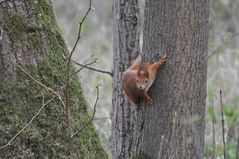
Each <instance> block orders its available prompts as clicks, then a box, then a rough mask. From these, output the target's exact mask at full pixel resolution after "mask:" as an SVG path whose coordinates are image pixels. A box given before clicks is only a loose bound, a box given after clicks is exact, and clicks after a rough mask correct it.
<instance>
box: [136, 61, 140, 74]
mask: <svg viewBox="0 0 239 159" xmlns="http://www.w3.org/2000/svg"><path fill="white" fill-rule="evenodd" d="M136 70H137V74H139V73H140V70H141V63H137V65H136Z"/></svg>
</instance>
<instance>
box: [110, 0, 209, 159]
mask: <svg viewBox="0 0 239 159" xmlns="http://www.w3.org/2000/svg"><path fill="white" fill-rule="evenodd" d="M116 2H117V1H116ZM114 14H117V11H116V10H114ZM118 14H119V13H118ZM115 17H117V16H115ZM208 21H209V1H206V0H203V1H184V0H183V1H177V2H176V1H164V0H154V1H150V0H146V3H145V18H144V35H143V37H144V43H143V54H144V55H145V57H146V58H145V59H146V60H156V59H157V58H156V56H153V55H155V54H157V53H160V54H163V53H165V54H167V61H166V64H165V65H164V66H162V67H161V68H160V69H159V71H158V74H157V77H156V80H155V83H154V84H153V85H152V87H151V89H150V90H149V94H150V96H151V97H152V98H153V100H154V104H153V105H150V104H148V103H144V102H141V104H140V110H139V111H138V112H136V111H135V113H132V111H130V107H129V106H128V105H127V102H126V101H125V99H124V98H123V95H122V92H121V89H119V87H120V85H119V82H120V81H121V74H122V71H124V70H125V69H126V68H125V66H126V65H125V62H126V63H127V62H128V61H129V60H128V59H126V58H122V57H125V56H128V54H127V53H128V52H127V51H125V49H124V48H123V47H120V46H121V45H127V42H128V41H124V40H122V37H124V36H125V35H127V34H129V35H131V33H127V34H126V33H125V34H122V33H124V32H122V30H124V31H125V30H126V28H123V29H122V28H121V29H118V30H117V29H115V30H114V32H115V34H116V35H114V36H115V37H121V38H120V40H118V39H117V40H115V41H114V42H115V43H119V44H115V45H114V46H115V55H116V56H115V61H116V60H119V61H117V62H115V66H114V92H113V94H114V95H113V113H112V114H113V117H112V125H113V127H112V129H113V130H112V140H113V142H112V143H113V145H112V146H113V150H115V149H117V151H116V152H117V153H118V154H119V152H121V154H123V153H127V155H125V156H126V157H125V156H123V155H121V156H123V157H121V156H120V155H117V156H115V155H114V154H117V153H115V151H113V158H124V157H125V158H133V157H134V158H152V159H157V158H160V159H164V158H165V159H170V158H171V159H174V158H177V159H181V158H182V159H187V158H188V159H192V158H193V159H194V158H195V159H196V158H197V159H201V158H203V146H204V125H205V121H204V120H205V117H204V116H205V105H206V75H207V48H208ZM116 22H118V24H115V25H117V26H118V27H119V26H120V25H119V21H115V23H116ZM120 27H124V26H120ZM119 30H120V31H119ZM128 31H130V30H128ZM126 37H127V36H126ZM125 43H126V44H125ZM116 49H117V50H116ZM120 60H121V61H120ZM122 60H123V61H122ZM122 69H123V70H122ZM114 120H115V121H114ZM114 129H115V130H114ZM115 134H118V136H116V135H115ZM115 140H117V143H118V145H116V144H115V142H114V141H115ZM128 154H130V155H128Z"/></svg>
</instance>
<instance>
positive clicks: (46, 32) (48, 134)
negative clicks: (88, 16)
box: [0, 0, 107, 159]
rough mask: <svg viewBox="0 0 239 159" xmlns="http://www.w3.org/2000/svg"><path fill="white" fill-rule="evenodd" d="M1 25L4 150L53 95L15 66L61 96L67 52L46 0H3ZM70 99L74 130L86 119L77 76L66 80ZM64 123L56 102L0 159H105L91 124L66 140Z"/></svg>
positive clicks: (0, 98)
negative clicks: (44, 158)
mask: <svg viewBox="0 0 239 159" xmlns="http://www.w3.org/2000/svg"><path fill="white" fill-rule="evenodd" d="M0 27H1V29H2V31H3V32H2V36H1V39H0V57H1V58H0V80H1V82H0V123H1V124H0V134H1V135H0V146H2V145H4V144H7V143H8V141H9V140H10V139H11V138H12V137H13V136H14V135H15V134H16V133H17V132H19V131H20V130H21V128H22V127H24V126H25V123H28V122H29V120H30V119H31V118H32V117H33V115H35V113H36V112H37V111H38V110H39V109H40V108H41V106H42V103H43V102H47V101H48V100H49V99H51V98H52V97H53V95H52V94H51V93H49V92H47V91H46V90H45V89H43V88H42V87H41V86H39V85H38V84H36V82H34V81H33V80H32V79H31V78H29V77H28V76H27V75H26V74H24V73H23V72H22V71H21V70H20V69H19V67H17V66H16V63H18V64H20V65H21V66H23V68H24V70H25V71H27V72H28V73H29V74H31V75H32V76H33V77H35V78H36V79H37V80H38V81H40V82H42V83H43V84H45V85H46V86H48V87H51V88H53V89H54V90H55V91H58V92H61V89H62V88H64V87H63V86H64V84H65V81H66V76H67V75H66V74H67V72H66V71H67V69H66V67H67V66H66V59H64V57H67V56H68V50H67V47H66V45H65V42H64V40H63V39H62V36H61V33H60V30H59V28H58V26H57V24H56V20H55V17H54V15H53V10H52V4H51V2H50V1H49V0H38V1H36V0H27V1H22V0H15V1H11V0H10V1H1V3H0ZM62 95H63V94H62ZM69 96H70V99H69V101H70V108H71V112H72V113H71V120H72V127H73V130H77V129H79V128H81V127H82V126H83V125H84V124H85V123H87V122H88V120H89V116H88V115H87V105H86V102H85V100H84V96H83V94H82V90H81V86H80V84H79V83H78V79H77V77H73V78H72V80H71V82H70V88H69ZM65 121H66V119H65V115H64V108H63V106H62V104H61V102H60V101H59V100H58V99H57V98H55V99H54V100H53V101H51V102H50V103H49V104H48V105H46V107H45V108H44V109H43V110H42V111H41V112H40V114H39V115H38V116H37V117H36V118H35V120H34V121H33V123H32V124H31V125H30V126H29V127H28V128H27V129H25V130H24V131H23V132H22V133H21V134H20V135H19V136H18V137H17V138H16V139H15V140H13V141H12V142H11V145H9V146H6V147H4V148H3V149H0V158H43V157H46V158H84V159H87V158H89V159H92V158H96V159H98V158H107V155H106V153H105V152H104V150H103V149H102V146H101V145H100V143H99V139H98V136H97V134H96V131H95V129H94V127H93V125H90V126H89V127H87V128H86V129H84V130H83V131H82V132H81V133H79V134H77V135H76V136H75V137H74V138H70V136H69V135H67V134H68V132H67V124H66V122H65ZM70 141H71V142H70ZM69 143H70V144H71V145H70V146H69Z"/></svg>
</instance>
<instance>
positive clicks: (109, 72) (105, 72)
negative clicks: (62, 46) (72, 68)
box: [72, 60, 113, 77]
mask: <svg viewBox="0 0 239 159" xmlns="http://www.w3.org/2000/svg"><path fill="white" fill-rule="evenodd" d="M72 61H73V62H74V63H75V64H76V65H79V66H81V67H84V68H87V69H89V70H92V71H96V72H100V73H104V74H108V75H110V76H111V77H113V73H112V71H106V70H101V69H97V68H93V67H90V66H86V65H85V64H81V63H79V62H76V61H75V60H72Z"/></svg>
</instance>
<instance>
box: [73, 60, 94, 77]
mask: <svg viewBox="0 0 239 159" xmlns="http://www.w3.org/2000/svg"><path fill="white" fill-rule="evenodd" d="M96 62H97V59H95V60H94V61H92V62H90V63H87V64H83V65H82V67H81V68H80V69H79V70H77V71H76V72H73V73H72V74H70V76H72V75H75V74H77V73H79V72H80V71H81V70H82V69H84V68H86V67H88V66H90V65H92V64H94V63H96ZM84 63H85V62H84Z"/></svg>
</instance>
